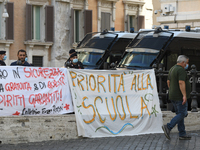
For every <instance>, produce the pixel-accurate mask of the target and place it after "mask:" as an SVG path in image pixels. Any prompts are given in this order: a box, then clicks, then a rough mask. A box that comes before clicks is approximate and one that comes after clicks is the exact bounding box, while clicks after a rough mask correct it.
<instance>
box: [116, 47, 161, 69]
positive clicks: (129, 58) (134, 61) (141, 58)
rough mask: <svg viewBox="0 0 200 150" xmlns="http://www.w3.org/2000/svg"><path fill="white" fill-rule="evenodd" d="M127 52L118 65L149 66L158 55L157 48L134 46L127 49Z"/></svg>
mask: <svg viewBox="0 0 200 150" xmlns="http://www.w3.org/2000/svg"><path fill="white" fill-rule="evenodd" d="M127 52H128V53H127V54H126V55H125V57H124V58H123V60H122V61H121V62H120V64H119V67H141V68H149V67H150V64H151V63H152V62H153V60H154V59H155V58H156V56H157V55H158V53H159V51H158V50H153V49H145V48H134V49H128V50H127Z"/></svg>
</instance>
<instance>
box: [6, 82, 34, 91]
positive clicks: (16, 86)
mask: <svg viewBox="0 0 200 150" xmlns="http://www.w3.org/2000/svg"><path fill="white" fill-rule="evenodd" d="M5 89H6V91H14V90H17V91H19V90H27V91H29V90H30V91H31V90H32V87H31V86H30V83H28V82H24V83H22V82H20V83H12V82H10V83H6V85H5Z"/></svg>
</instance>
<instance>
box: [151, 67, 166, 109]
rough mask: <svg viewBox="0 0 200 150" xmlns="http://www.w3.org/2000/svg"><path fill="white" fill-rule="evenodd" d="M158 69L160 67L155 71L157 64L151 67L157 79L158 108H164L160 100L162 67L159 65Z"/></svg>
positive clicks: (161, 94)
mask: <svg viewBox="0 0 200 150" xmlns="http://www.w3.org/2000/svg"><path fill="white" fill-rule="evenodd" d="M159 67H160V68H159V70H157V64H153V65H152V68H153V69H154V71H155V75H156V76H158V78H159V87H158V90H159V92H158V97H159V102H160V108H164V103H163V100H162V96H163V93H162V76H163V73H162V66H161V65H159Z"/></svg>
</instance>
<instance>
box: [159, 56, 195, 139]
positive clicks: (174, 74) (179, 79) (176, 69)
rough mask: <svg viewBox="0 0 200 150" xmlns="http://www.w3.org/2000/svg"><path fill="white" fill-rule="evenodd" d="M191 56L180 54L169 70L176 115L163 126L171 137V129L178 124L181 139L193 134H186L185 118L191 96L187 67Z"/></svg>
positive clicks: (170, 93) (168, 80) (170, 90)
mask: <svg viewBox="0 0 200 150" xmlns="http://www.w3.org/2000/svg"><path fill="white" fill-rule="evenodd" d="M188 63H189V58H188V57H187V56H185V55H180V56H179V57H178V59H177V64H176V65H174V66H173V67H172V68H171V69H170V70H169V75H168V79H167V85H168V87H169V99H170V100H171V102H172V104H173V106H174V109H175V112H176V116H175V117H174V118H172V120H171V121H170V123H167V124H166V125H163V126H162V129H163V131H164V133H165V136H166V137H167V138H168V139H170V131H171V130H172V129H173V128H174V126H175V125H176V124H177V125H178V131H179V140H190V139H191V136H189V135H187V134H186V131H185V124H184V118H185V117H186V116H187V114H188V113H187V109H188V108H187V107H188V102H187V100H188V99H189V98H190V93H191V85H190V82H189V77H188V75H187V72H186V71H185V69H187V68H188Z"/></svg>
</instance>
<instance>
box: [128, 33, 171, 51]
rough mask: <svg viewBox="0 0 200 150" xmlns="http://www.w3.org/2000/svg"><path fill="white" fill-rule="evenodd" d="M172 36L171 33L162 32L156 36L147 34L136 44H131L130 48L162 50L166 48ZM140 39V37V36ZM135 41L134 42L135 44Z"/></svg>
mask: <svg viewBox="0 0 200 150" xmlns="http://www.w3.org/2000/svg"><path fill="white" fill-rule="evenodd" d="M139 34H140V33H139ZM171 35H172V33H169V32H161V33H158V34H154V32H150V33H147V34H145V35H144V36H141V39H140V40H139V41H137V42H135V44H134V43H130V44H129V46H128V47H129V48H134V47H135V48H148V49H156V50H161V49H162V48H163V47H164V46H165V44H166V43H167V42H168V41H169V39H170V37H171ZM138 37H140V35H139V36H138ZM134 40H135V39H134ZM134 40H133V41H132V42H134Z"/></svg>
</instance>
